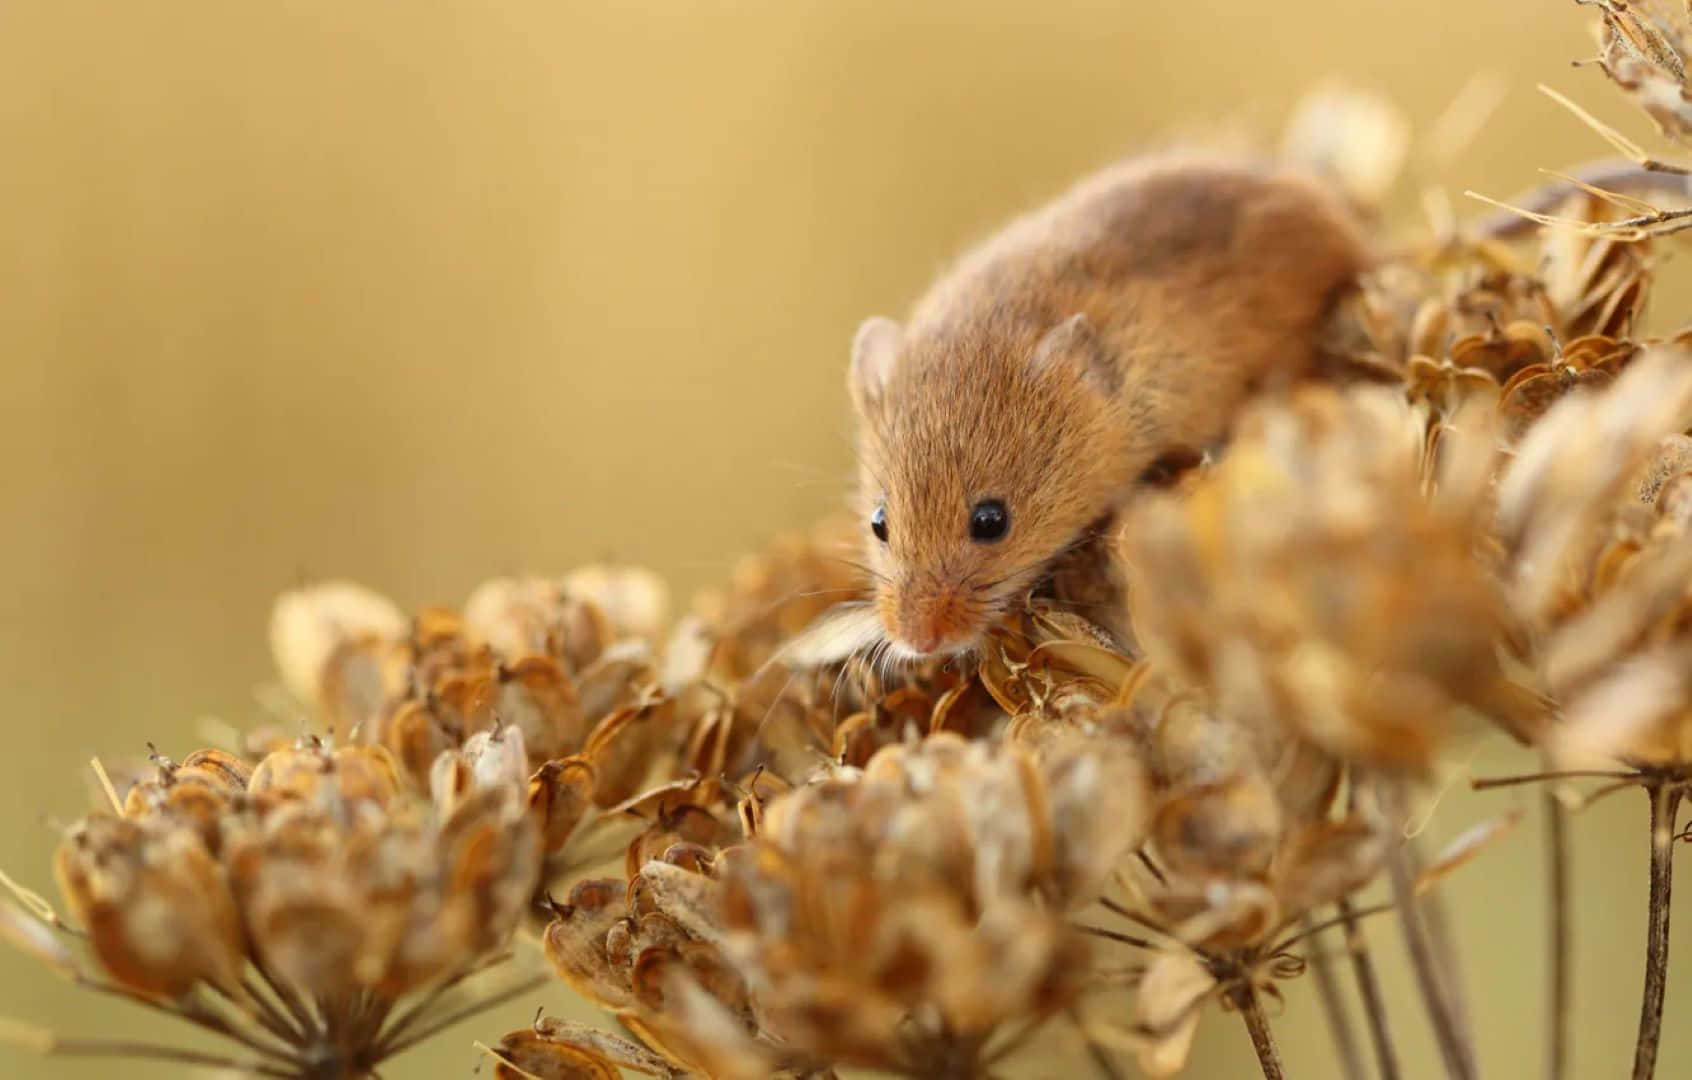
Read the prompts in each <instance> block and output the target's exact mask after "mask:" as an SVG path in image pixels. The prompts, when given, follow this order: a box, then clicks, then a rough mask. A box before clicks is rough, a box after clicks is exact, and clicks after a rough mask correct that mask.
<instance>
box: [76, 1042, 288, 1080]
mask: <svg viewBox="0 0 1692 1080" xmlns="http://www.w3.org/2000/svg"><path fill="white" fill-rule="evenodd" d="M47 1052H48V1053H50V1054H55V1055H64V1056H67V1057H123V1058H147V1059H151V1060H154V1061H174V1062H176V1063H177V1064H180V1065H201V1066H205V1067H207V1068H213V1069H228V1070H232V1071H234V1072H237V1073H246V1074H247V1075H249V1076H274V1077H278V1078H279V1080H294V1078H296V1077H298V1076H299V1075H300V1074H299V1071H298V1070H297V1069H294V1068H283V1067H281V1066H278V1065H270V1064H266V1063H264V1062H260V1061H240V1060H237V1059H235V1058H229V1057H223V1056H222V1055H219V1054H206V1053H201V1052H200V1051H198V1050H179V1049H177V1048H176V1047H173V1046H155V1045H153V1044H152V1043H141V1042H101V1041H99V1040H96V1039H56V1040H54V1042H53V1044H52V1045H51V1046H50V1047H48V1049H47Z"/></svg>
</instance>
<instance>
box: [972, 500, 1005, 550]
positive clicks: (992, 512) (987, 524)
mask: <svg viewBox="0 0 1692 1080" xmlns="http://www.w3.org/2000/svg"><path fill="white" fill-rule="evenodd" d="M1009 529H1010V511H1009V510H1006V509H1005V504H1004V503H1002V502H1000V501H999V500H998V499H982V500H981V501H980V502H978V503H976V504H975V509H973V510H971V511H970V512H969V538H970V539H971V540H980V541H983V542H985V543H992V542H993V541H994V540H999V539H1002V538H1003V537H1004V535H1005V533H1006V532H1007V531H1009Z"/></svg>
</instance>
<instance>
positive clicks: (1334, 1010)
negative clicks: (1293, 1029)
mask: <svg viewBox="0 0 1692 1080" xmlns="http://www.w3.org/2000/svg"><path fill="white" fill-rule="evenodd" d="M1304 925H1305V934H1306V938H1307V939H1308V940H1309V942H1310V948H1308V949H1306V950H1305V955H1306V956H1307V957H1308V958H1309V960H1310V971H1311V973H1312V974H1313V975H1315V977H1316V996H1317V998H1318V999H1319V1000H1320V1001H1321V1003H1322V1015H1323V1016H1324V1017H1326V1018H1327V1021H1328V1031H1329V1033H1330V1034H1331V1035H1333V1037H1334V1052H1335V1054H1337V1055H1338V1057H1339V1062H1340V1075H1341V1076H1343V1077H1345V1080H1363V1077H1364V1073H1363V1052H1362V1050H1361V1048H1360V1047H1359V1046H1358V1045H1357V1030H1356V1029H1355V1028H1354V1027H1353V1026H1352V1023H1351V1013H1350V1011H1349V1010H1347V1009H1346V1007H1345V998H1344V996H1343V995H1342V994H1341V993H1340V986H1339V980H1338V979H1336V978H1335V977H1334V965H1333V962H1332V961H1331V960H1330V959H1329V957H1328V954H1327V953H1326V952H1325V951H1323V949H1322V943H1321V942H1320V941H1319V940H1318V937H1319V935H1320V934H1321V930H1320V929H1319V928H1317V927H1315V926H1314V924H1313V923H1312V921H1311V920H1310V919H1305V920H1304Z"/></svg>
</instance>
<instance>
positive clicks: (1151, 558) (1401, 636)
mask: <svg viewBox="0 0 1692 1080" xmlns="http://www.w3.org/2000/svg"><path fill="white" fill-rule="evenodd" d="M1423 430H1424V425H1423V422H1422V421H1421V420H1420V418H1418V417H1417V416H1416V415H1415V413H1414V412H1413V410H1412V409H1410V408H1409V407H1407V406H1406V405H1405V404H1404V403H1403V400H1402V398H1401V397H1400V396H1399V395H1397V394H1396V393H1394V392H1392V391H1388V390H1382V389H1375V388H1356V389H1353V390H1350V391H1347V392H1340V391H1335V390H1331V389H1325V388H1324V389H1311V390H1308V391H1304V392H1301V393H1299V394H1297V395H1295V396H1293V397H1292V398H1290V399H1288V400H1285V401H1278V402H1270V403H1265V404H1262V405H1260V406H1258V407H1256V408H1255V409H1253V410H1252V411H1251V412H1250V413H1249V415H1247V416H1246V417H1244V418H1243V419H1242V421H1241V424H1240V430H1239V433H1238V436H1237V438H1236V440H1235V441H1234V443H1233V445H1232V446H1231V447H1230V449H1229V451H1228V453H1227V455H1226V456H1225V457H1224V458H1223V460H1222V461H1221V462H1220V463H1219V464H1218V465H1217V466H1216V467H1215V468H1214V469H1212V470H1210V471H1209V472H1208V473H1206V474H1205V475H1204V476H1202V477H1201V478H1200V479H1199V480H1198V481H1197V482H1196V483H1195V484H1194V485H1193V487H1192V489H1191V491H1190V493H1189V494H1188V495H1187V496H1185V497H1183V498H1175V497H1161V498H1158V497H1154V498H1149V499H1147V500H1145V501H1144V502H1143V503H1142V504H1141V506H1140V507H1138V508H1137V510H1136V511H1135V513H1133V514H1132V515H1131V517H1130V518H1129V520H1128V522H1127V523H1126V525H1125V527H1124V531H1123V544H1124V554H1125V559H1126V562H1127V563H1128V565H1129V566H1130V568H1131V586H1132V589H1131V596H1132V609H1133V612H1134V619H1135V626H1136V629H1137V631H1138V633H1139V634H1140V636H1141V638H1142V643H1143V644H1144V645H1145V647H1146V649H1147V651H1148V655H1149V657H1150V658H1151V659H1152V660H1153V661H1154V663H1156V664H1158V665H1160V666H1162V667H1164V668H1165V670H1167V671H1169V672H1172V673H1174V674H1176V675H1178V676H1179V677H1181V678H1183V679H1185V680H1186V681H1187V682H1189V683H1190V684H1192V685H1193V686H1195V687H1198V688H1201V689H1202V690H1203V691H1204V692H1205V693H1206V694H1207V695H1208V696H1209V697H1210V699H1211V700H1212V701H1213V702H1214V703H1215V706H1216V707H1217V709H1218V710H1219V711H1220V712H1222V713H1224V714H1226V715H1228V716H1229V717H1231V718H1233V719H1235V720H1237V721H1238V722H1240V723H1243V724H1246V725H1248V726H1253V727H1259V728H1266V729H1270V730H1277V729H1278V730H1286V731H1291V732H1295V733H1297V734H1298V735H1300V736H1301V737H1303V738H1305V739H1308V740H1309V741H1311V742H1313V743H1315V744H1316V745H1318V746H1320V747H1323V748H1324V749H1326V750H1327V751H1328V752H1329V753H1332V754H1334V755H1335V756H1337V757H1340V758H1342V759H1345V760H1351V761H1357V762H1361V763H1364V764H1368V765H1371V766H1375V767H1381V768H1391V769H1397V770H1409V771H1411V772H1417V773H1421V772H1425V771H1426V770H1427V769H1428V768H1430V767H1431V765H1432V761H1433V754H1434V752H1435V750H1436V748H1437V747H1438V745H1439V742H1440V739H1441V737H1442V735H1443V733H1444V730H1445V728H1446V727H1447V725H1448V722H1449V720H1450V719H1451V718H1452V717H1453V716H1454V714H1455V711H1456V709H1457V708H1458V707H1459V706H1464V705H1467V706H1475V707H1479V708H1482V709H1486V710H1489V711H1492V712H1494V713H1495V714H1497V715H1499V716H1500V718H1501V719H1503V720H1504V721H1505V722H1507V723H1508V724H1510V725H1511V726H1512V727H1513V728H1514V729H1515V730H1517V731H1518V732H1520V733H1526V732H1528V731H1530V730H1531V725H1532V724H1533V723H1534V721H1535V719H1536V718H1535V716H1534V715H1533V713H1532V710H1531V709H1529V708H1527V707H1526V705H1527V703H1526V702H1525V701H1524V699H1523V697H1522V695H1520V694H1519V693H1518V692H1516V691H1515V688H1513V687H1512V686H1511V685H1510V684H1509V682H1508V680H1507V679H1506V678H1505V676H1504V674H1503V672H1502V670H1501V668H1500V664H1499V661H1498V658H1497V657H1496V656H1495V652H1494V650H1495V643H1496V642H1497V640H1498V639H1499V636H1500V634H1501V631H1502V629H1503V628H1504V626H1505V621H1504V614H1503V606H1502V601H1501V598H1500V596H1499V591H1498V588H1497V585H1496V583H1495V581H1494V580H1493V579H1492V577H1491V576H1490V574H1489V573H1488V572H1487V570H1486V568H1485V567H1484V566H1483V565H1482V563H1481V561H1480V560H1479V559H1478V558H1477V555H1476V551H1477V546H1478V544H1479V541H1480V537H1479V535H1478V533H1477V531H1476V529H1475V527H1474V519H1475V507H1474V504H1475V503H1476V502H1477V501H1478V500H1479V498H1480V497H1481V493H1482V492H1481V490H1477V488H1479V485H1477V484H1476V483H1475V481H1474V478H1473V477H1472V476H1470V475H1469V474H1468V473H1466V472H1463V471H1462V470H1460V469H1458V468H1457V465H1456V463H1455V461H1453V463H1452V464H1451V467H1450V469H1449V470H1448V471H1449V472H1451V473H1453V474H1454V475H1452V476H1451V477H1450V480H1451V482H1450V483H1449V484H1448V485H1445V486H1444V488H1443V493H1442V494H1441V497H1440V498H1438V499H1433V498H1429V497H1427V496H1425V495H1424V494H1423V492H1424V487H1425V485H1426V483H1427V482H1428V481H1429V479H1432V480H1433V482H1435V483H1436V484H1439V483H1442V482H1443V481H1444V479H1445V477H1443V476H1435V477H1432V478H1427V477H1425V476H1424V460H1425V457H1426V448H1425V446H1424V441H1423ZM1457 456H1458V455H1452V457H1453V459H1455V458H1456V457H1457Z"/></svg>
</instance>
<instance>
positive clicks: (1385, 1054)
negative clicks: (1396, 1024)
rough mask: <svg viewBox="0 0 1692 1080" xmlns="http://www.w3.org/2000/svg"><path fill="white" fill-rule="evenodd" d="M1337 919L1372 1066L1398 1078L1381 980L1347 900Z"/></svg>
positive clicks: (1389, 1079)
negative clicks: (1364, 1021) (1372, 1056)
mask: <svg viewBox="0 0 1692 1080" xmlns="http://www.w3.org/2000/svg"><path fill="white" fill-rule="evenodd" d="M1339 912H1340V918H1341V920H1342V921H1343V922H1344V923H1345V951H1346V952H1347V953H1349V954H1350V956H1351V972H1352V975H1353V977H1355V978H1356V980H1357V993H1358V996H1359V997H1361V998H1362V999H1363V1014H1364V1016H1366V1017H1368V1020H1369V1041H1370V1042H1371V1043H1373V1044H1374V1048H1375V1066H1376V1069H1377V1070H1378V1071H1379V1072H1380V1078H1381V1080H1399V1073H1398V1051H1397V1049H1396V1048H1395V1047H1394V1046H1393V1041H1392V1026H1391V1025H1390V1024H1389V1023H1388V1022H1387V1013H1386V1002H1385V1001H1384V1000H1383V999H1382V997H1381V982H1380V979H1379V978H1377V977H1376V975H1375V962H1374V960H1373V959H1372V958H1371V957H1370V956H1369V943H1368V942H1367V941H1365V940H1364V939H1363V924H1362V923H1361V922H1360V921H1358V918H1357V915H1356V913H1355V912H1354V911H1353V910H1352V907H1351V901H1349V900H1341V901H1340V902H1339Z"/></svg>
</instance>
